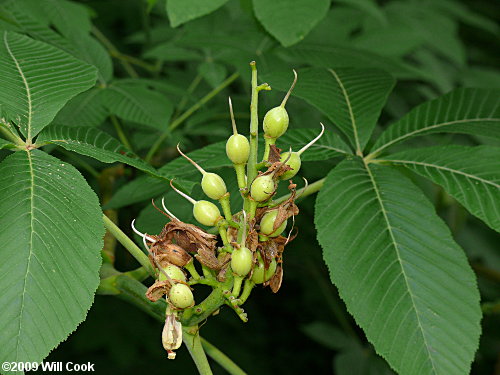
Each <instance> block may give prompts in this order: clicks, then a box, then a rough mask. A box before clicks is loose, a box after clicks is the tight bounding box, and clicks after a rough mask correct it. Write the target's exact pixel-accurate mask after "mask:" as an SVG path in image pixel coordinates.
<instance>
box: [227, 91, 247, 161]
mask: <svg viewBox="0 0 500 375" xmlns="http://www.w3.org/2000/svg"><path fill="white" fill-rule="evenodd" d="M229 112H230V114H231V124H232V127H233V135H231V136H230V137H229V139H228V140H227V142H226V154H227V157H228V158H229V160H231V162H232V163H233V164H246V162H247V161H248V157H249V155H250V143H249V142H248V139H247V137H245V136H244V135H241V134H238V129H236V121H235V120H234V113H233V103H232V101H231V98H229Z"/></svg>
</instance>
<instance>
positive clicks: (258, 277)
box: [252, 254, 277, 284]
mask: <svg viewBox="0 0 500 375" xmlns="http://www.w3.org/2000/svg"><path fill="white" fill-rule="evenodd" d="M276 267H277V263H276V259H273V260H272V261H271V264H270V265H269V268H268V269H267V270H266V269H265V267H264V261H263V260H262V257H261V256H260V254H259V255H258V256H257V264H256V265H255V266H254V268H253V273H252V281H253V282H254V283H255V284H262V283H264V282H266V281H269V280H270V279H271V277H273V275H274V273H275V272H276Z"/></svg>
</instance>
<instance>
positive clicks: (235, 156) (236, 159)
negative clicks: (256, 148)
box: [226, 134, 250, 164]
mask: <svg viewBox="0 0 500 375" xmlns="http://www.w3.org/2000/svg"><path fill="white" fill-rule="evenodd" d="M226 154H227V157H228V158H229V160H231V161H232V162H233V164H245V163H246V162H247V161H248V157H249V156H250V143H249V142H248V139H247V137H245V136H244V135H241V134H233V135H232V136H230V137H229V139H228V140H227V143H226Z"/></svg>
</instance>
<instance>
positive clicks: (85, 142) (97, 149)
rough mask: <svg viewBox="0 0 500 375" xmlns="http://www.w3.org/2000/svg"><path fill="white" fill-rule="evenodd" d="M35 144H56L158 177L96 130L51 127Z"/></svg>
mask: <svg viewBox="0 0 500 375" xmlns="http://www.w3.org/2000/svg"><path fill="white" fill-rule="evenodd" d="M37 142H40V143H43V142H48V143H53V144H57V145H59V146H61V147H63V148H65V149H66V150H69V151H74V152H78V153H79V154H82V155H87V156H90V157H92V158H95V159H97V160H100V161H102V162H104V163H113V162H117V161H118V162H121V163H125V164H128V165H131V166H132V167H135V168H137V169H139V170H141V171H144V172H147V173H150V174H153V175H157V176H159V174H157V173H156V171H155V169H154V168H153V167H151V166H150V165H149V164H147V163H146V162H144V161H143V160H141V159H139V157H138V156H137V155H135V154H134V153H133V152H132V151H130V150H129V149H128V148H126V147H125V146H123V145H122V144H121V143H120V142H118V141H117V140H116V139H114V138H113V137H111V136H110V135H109V134H107V133H104V132H103V131H100V130H98V129H94V128H87V127H70V126H52V125H51V126H49V127H47V128H45V129H44V130H43V131H42V133H40V136H39V137H38V138H37Z"/></svg>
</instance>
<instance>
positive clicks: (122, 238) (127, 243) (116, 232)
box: [102, 215, 155, 277]
mask: <svg viewBox="0 0 500 375" xmlns="http://www.w3.org/2000/svg"><path fill="white" fill-rule="evenodd" d="M102 216H103V219H104V226H105V227H106V229H107V230H108V231H109V232H110V233H111V234H112V235H113V236H115V238H116V239H117V240H118V242H120V243H121V244H122V245H123V247H125V249H127V250H128V252H129V253H130V254H131V255H132V256H133V257H134V258H135V259H136V260H137V261H138V262H139V263H140V264H141V265H142V266H143V267H144V268H145V269H146V270H147V271H148V273H149V274H150V275H151V276H153V277H154V276H155V271H154V269H153V266H152V265H151V262H150V261H149V258H148V256H147V255H146V254H144V253H143V251H142V250H141V249H139V247H137V245H136V244H135V243H134V241H132V240H131V239H130V238H129V237H128V236H127V235H126V234H125V233H123V232H122V230H121V229H120V228H118V226H117V225H116V224H115V223H113V222H112V221H111V219H109V218H108V217H107V216H106V215H102Z"/></svg>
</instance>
